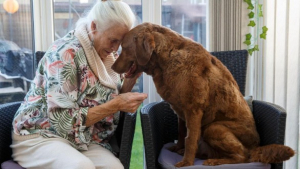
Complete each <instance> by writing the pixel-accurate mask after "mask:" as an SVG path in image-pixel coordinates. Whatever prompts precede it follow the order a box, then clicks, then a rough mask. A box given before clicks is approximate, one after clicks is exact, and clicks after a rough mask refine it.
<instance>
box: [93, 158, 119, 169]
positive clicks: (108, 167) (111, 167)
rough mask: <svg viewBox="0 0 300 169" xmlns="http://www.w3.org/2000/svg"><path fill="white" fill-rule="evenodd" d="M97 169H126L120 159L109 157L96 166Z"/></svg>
mask: <svg viewBox="0 0 300 169" xmlns="http://www.w3.org/2000/svg"><path fill="white" fill-rule="evenodd" d="M96 169H124V166H123V164H122V163H121V161H120V160H119V159H118V158H116V157H107V158H104V159H101V162H100V163H98V164H96Z"/></svg>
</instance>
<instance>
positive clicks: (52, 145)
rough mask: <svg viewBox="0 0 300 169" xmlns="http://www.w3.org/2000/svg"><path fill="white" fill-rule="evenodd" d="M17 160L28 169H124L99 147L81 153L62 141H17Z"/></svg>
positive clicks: (14, 153)
mask: <svg viewBox="0 0 300 169" xmlns="http://www.w3.org/2000/svg"><path fill="white" fill-rule="evenodd" d="M11 148H12V150H13V155H12V157H13V159H14V160H15V161H17V162H18V163H19V164H20V165H21V166H22V167H24V168H27V169H124V167H123V165H122V163H121V162H120V160H119V159H118V158H117V157H115V156H114V154H113V153H112V152H110V151H109V150H107V149H105V148H103V147H101V146H100V145H97V144H90V145H89V147H88V149H89V150H87V151H78V150H76V149H75V148H73V147H72V146H71V145H70V144H69V142H68V141H67V140H65V139H62V138H44V137H43V136H39V137H37V138H31V139H27V140H23V141H18V140H14V139H13V144H12V145H11Z"/></svg>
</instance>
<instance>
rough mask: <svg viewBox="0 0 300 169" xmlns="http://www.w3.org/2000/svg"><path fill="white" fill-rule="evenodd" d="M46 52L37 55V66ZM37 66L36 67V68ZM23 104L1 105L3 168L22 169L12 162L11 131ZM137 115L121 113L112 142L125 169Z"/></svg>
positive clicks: (0, 136)
mask: <svg viewBox="0 0 300 169" xmlns="http://www.w3.org/2000/svg"><path fill="white" fill-rule="evenodd" d="M44 54H45V52H42V51H38V52H36V53H35V63H36V66H37V64H38V62H39V61H40V59H41V58H42V57H43V55H44ZM36 66H35V67H36ZM20 104H21V102H13V103H6V104H1V105H0V164H1V168H3V169H4V168H9V169H22V167H21V166H20V165H18V164H17V163H15V162H14V161H13V160H12V157H11V155H12V150H11V148H10V144H11V143H12V139H11V131H12V120H13V118H14V115H15V113H16V111H17V110H18V108H19V107H20ZM135 123H136V113H134V114H132V113H127V112H121V114H120V122H119V125H118V127H117V130H116V134H115V136H116V137H115V138H116V139H112V141H115V142H113V143H112V142H111V144H112V147H113V148H115V149H116V150H118V152H117V155H118V158H119V159H120V161H121V162H122V164H123V166H124V168H125V169H129V166H130V157H131V148H132V143H133V136H134V131H135Z"/></svg>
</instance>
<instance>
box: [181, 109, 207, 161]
mask: <svg viewBox="0 0 300 169" xmlns="http://www.w3.org/2000/svg"><path fill="white" fill-rule="evenodd" d="M202 116H203V111H202V110H198V111H195V112H191V111H189V112H188V113H187V114H185V121H186V128H187V136H186V138H185V150H184V156H183V159H182V161H180V162H178V163H177V164H176V165H175V166H176V167H183V166H190V165H194V159H195V156H196V152H197V150H198V141H199V139H200V136H201V119H202Z"/></svg>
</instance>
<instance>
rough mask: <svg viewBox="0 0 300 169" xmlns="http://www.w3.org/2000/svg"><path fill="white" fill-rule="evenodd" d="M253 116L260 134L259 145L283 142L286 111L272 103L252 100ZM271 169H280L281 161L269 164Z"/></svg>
mask: <svg viewBox="0 0 300 169" xmlns="http://www.w3.org/2000/svg"><path fill="white" fill-rule="evenodd" d="M252 103H253V116H254V119H255V123H256V129H257V131H258V134H259V136H260V145H261V146H264V145H268V144H282V145H283V144H284V135H285V124H286V111H285V110H284V109H283V108H282V107H280V106H278V105H276V104H272V103H268V102H264V101H258V100H254V101H253V102H252ZM271 168H272V169H282V168H283V163H278V164H271Z"/></svg>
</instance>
